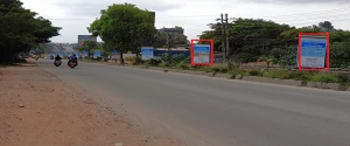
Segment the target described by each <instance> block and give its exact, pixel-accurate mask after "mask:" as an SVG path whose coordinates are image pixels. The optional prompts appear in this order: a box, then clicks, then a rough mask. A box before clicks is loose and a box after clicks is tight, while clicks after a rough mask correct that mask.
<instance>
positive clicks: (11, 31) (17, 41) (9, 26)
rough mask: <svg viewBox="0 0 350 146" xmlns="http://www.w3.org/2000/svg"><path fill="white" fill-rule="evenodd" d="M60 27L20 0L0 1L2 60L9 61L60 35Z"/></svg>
mask: <svg viewBox="0 0 350 146" xmlns="http://www.w3.org/2000/svg"><path fill="white" fill-rule="evenodd" d="M59 30H60V28H58V27H53V26H52V24H51V22H50V21H49V20H47V19H45V18H43V17H38V16H37V13H35V12H32V11H30V10H28V9H25V8H23V7H22V3H21V2H20V1H19V0H2V1H0V62H9V61H13V59H14V58H15V57H16V56H17V54H19V53H22V52H25V53H26V52H29V51H30V49H32V48H35V47H38V46H39V44H40V43H47V42H50V41H49V39H50V38H51V37H53V36H57V35H59V33H58V31H59Z"/></svg>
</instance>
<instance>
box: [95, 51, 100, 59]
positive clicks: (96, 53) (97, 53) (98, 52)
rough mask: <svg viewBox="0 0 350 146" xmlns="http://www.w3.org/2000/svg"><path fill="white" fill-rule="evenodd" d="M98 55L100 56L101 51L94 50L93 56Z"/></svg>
mask: <svg viewBox="0 0 350 146" xmlns="http://www.w3.org/2000/svg"><path fill="white" fill-rule="evenodd" d="M98 57H101V51H98V50H96V51H94V58H98Z"/></svg>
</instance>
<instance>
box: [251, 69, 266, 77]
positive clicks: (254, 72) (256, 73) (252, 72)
mask: <svg viewBox="0 0 350 146" xmlns="http://www.w3.org/2000/svg"><path fill="white" fill-rule="evenodd" d="M248 75H250V76H263V75H264V73H263V72H262V71H259V70H251V71H249V72H248Z"/></svg>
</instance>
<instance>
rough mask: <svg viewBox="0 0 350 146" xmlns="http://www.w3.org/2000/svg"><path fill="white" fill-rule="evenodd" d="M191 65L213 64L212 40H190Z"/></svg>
mask: <svg viewBox="0 0 350 146" xmlns="http://www.w3.org/2000/svg"><path fill="white" fill-rule="evenodd" d="M191 65H192V66H211V65H214V40H200V39H193V40H191Z"/></svg>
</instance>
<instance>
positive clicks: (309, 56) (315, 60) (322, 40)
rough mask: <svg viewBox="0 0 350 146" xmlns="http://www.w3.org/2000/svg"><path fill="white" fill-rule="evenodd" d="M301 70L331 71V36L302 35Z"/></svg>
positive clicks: (300, 44)
mask: <svg viewBox="0 0 350 146" xmlns="http://www.w3.org/2000/svg"><path fill="white" fill-rule="evenodd" d="M298 56H299V57H298V62H299V63H298V64H299V70H329V34H328V33H300V35H299V50H298Z"/></svg>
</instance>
